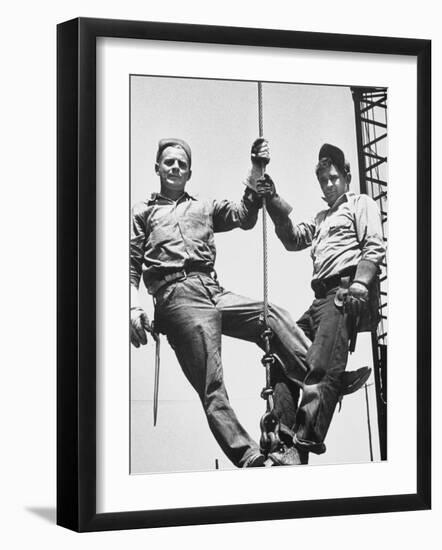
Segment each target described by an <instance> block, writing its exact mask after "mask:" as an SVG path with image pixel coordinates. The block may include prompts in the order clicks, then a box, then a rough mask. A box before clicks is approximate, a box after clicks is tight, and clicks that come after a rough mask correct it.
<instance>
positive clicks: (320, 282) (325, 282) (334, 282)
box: [311, 267, 356, 298]
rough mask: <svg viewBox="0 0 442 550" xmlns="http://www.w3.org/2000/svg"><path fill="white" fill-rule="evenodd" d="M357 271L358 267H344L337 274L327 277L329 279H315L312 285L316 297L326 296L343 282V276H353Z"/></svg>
mask: <svg viewBox="0 0 442 550" xmlns="http://www.w3.org/2000/svg"><path fill="white" fill-rule="evenodd" d="M355 273H356V267H349V268H347V269H344V270H343V271H341V272H340V273H338V274H337V275H332V276H331V277H327V279H315V280H313V281H312V282H311V287H312V289H313V292H314V293H315V298H325V297H326V296H327V294H328V293H329V292H330V290H332V289H333V288H337V287H338V286H339V285H340V284H341V279H342V277H351V278H353V277H354V275H355Z"/></svg>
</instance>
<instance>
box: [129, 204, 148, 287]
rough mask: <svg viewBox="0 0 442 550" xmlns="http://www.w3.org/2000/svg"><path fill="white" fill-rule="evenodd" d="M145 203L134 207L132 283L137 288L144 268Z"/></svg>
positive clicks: (131, 262)
mask: <svg viewBox="0 0 442 550" xmlns="http://www.w3.org/2000/svg"><path fill="white" fill-rule="evenodd" d="M143 212H144V205H136V206H134V208H133V209H132V227H131V236H130V284H131V286H134V287H135V288H138V287H139V285H140V278H141V272H142V269H143V256H144V244H145V242H146V237H147V235H146V222H145V217H144V215H143Z"/></svg>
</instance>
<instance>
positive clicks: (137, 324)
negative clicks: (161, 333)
mask: <svg viewBox="0 0 442 550" xmlns="http://www.w3.org/2000/svg"><path fill="white" fill-rule="evenodd" d="M150 331H151V327H150V324H149V318H148V317H147V315H146V312H145V311H144V310H143V309H141V308H140V307H133V308H131V310H130V341H131V342H132V345H134V346H135V347H136V348H139V347H140V345H141V346H144V345H146V344H147V335H146V333H147V332H150Z"/></svg>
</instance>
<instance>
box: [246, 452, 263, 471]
mask: <svg viewBox="0 0 442 550" xmlns="http://www.w3.org/2000/svg"><path fill="white" fill-rule="evenodd" d="M265 461H266V458H265V456H264V455H262V454H256V455H252V456H250V457H249V458H248V459H247V460H246V461H245V462H244V464H243V466H242V467H243V468H257V467H260V466H265Z"/></svg>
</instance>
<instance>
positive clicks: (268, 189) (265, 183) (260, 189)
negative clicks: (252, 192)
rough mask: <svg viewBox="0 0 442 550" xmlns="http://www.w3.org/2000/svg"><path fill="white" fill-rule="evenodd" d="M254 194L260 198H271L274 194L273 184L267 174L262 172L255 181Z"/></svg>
mask: <svg viewBox="0 0 442 550" xmlns="http://www.w3.org/2000/svg"><path fill="white" fill-rule="evenodd" d="M256 194H257V195H258V197H260V198H266V199H271V198H273V197H274V196H275V195H276V189H275V184H274V183H273V180H272V178H271V177H270V176H269V175H268V174H264V175H263V176H262V177H261V178H259V180H257V182H256Z"/></svg>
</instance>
